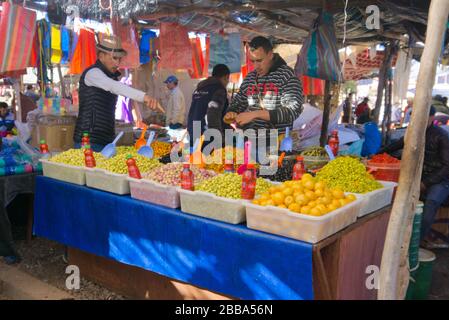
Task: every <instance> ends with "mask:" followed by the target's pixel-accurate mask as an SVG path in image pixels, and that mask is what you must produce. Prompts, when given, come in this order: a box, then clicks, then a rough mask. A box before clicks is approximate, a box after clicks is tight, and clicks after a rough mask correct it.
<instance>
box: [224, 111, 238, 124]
mask: <svg viewBox="0 0 449 320" xmlns="http://www.w3.org/2000/svg"><path fill="white" fill-rule="evenodd" d="M235 118H237V113H235V112H228V113H226V114H225V116H224V118H223V121H224V122H225V123H227V124H231V123H233V122H234V120H235Z"/></svg>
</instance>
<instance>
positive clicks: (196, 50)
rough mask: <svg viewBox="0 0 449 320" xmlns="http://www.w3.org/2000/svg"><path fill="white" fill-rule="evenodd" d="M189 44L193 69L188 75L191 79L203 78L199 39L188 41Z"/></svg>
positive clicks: (202, 58)
mask: <svg viewBox="0 0 449 320" xmlns="http://www.w3.org/2000/svg"><path fill="white" fill-rule="evenodd" d="M190 43H191V45H192V66H193V69H192V71H191V72H189V74H190V77H191V78H192V79H201V78H202V77H203V70H204V57H203V49H202V47H201V39H200V38H199V37H196V38H194V39H190Z"/></svg>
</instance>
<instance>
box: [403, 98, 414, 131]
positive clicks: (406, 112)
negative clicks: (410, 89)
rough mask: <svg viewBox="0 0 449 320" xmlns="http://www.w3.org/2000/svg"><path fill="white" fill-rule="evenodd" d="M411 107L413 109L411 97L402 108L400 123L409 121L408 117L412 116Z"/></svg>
mask: <svg viewBox="0 0 449 320" xmlns="http://www.w3.org/2000/svg"><path fill="white" fill-rule="evenodd" d="M412 109H413V98H408V99H407V106H406V107H405V109H404V118H403V120H402V123H401V125H403V124H409V123H410V118H411V116H412Z"/></svg>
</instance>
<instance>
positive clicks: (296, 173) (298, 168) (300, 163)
mask: <svg viewBox="0 0 449 320" xmlns="http://www.w3.org/2000/svg"><path fill="white" fill-rule="evenodd" d="M304 173H306V169H305V167H304V158H303V157H302V156H297V157H296V163H295V165H294V166H293V175H292V180H301V178H302V175H303V174H304Z"/></svg>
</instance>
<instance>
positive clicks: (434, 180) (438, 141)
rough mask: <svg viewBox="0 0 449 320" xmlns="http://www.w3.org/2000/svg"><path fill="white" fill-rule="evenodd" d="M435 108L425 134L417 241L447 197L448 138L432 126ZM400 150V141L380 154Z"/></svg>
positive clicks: (448, 172)
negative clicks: (420, 223)
mask: <svg viewBox="0 0 449 320" xmlns="http://www.w3.org/2000/svg"><path fill="white" fill-rule="evenodd" d="M435 112H436V110H435V107H434V106H431V108H430V114H429V123H428V126H427V130H426V145H425V150H424V164H423V171H422V176H421V196H422V197H423V198H424V199H425V202H424V212H423V220H422V225H421V239H422V240H423V239H425V238H426V237H427V236H428V235H429V232H430V229H431V227H432V224H433V222H434V220H435V216H436V214H437V211H438V208H439V207H440V206H441V205H442V204H443V203H444V202H445V201H446V199H447V198H448V197H449V135H448V134H447V132H446V131H445V130H444V129H442V128H440V127H437V126H435V125H433V120H434V117H435ZM403 148H404V137H402V138H401V139H399V140H398V141H396V142H394V143H393V144H391V145H389V146H388V147H386V148H385V149H384V150H382V152H388V153H390V152H394V151H397V150H400V149H403Z"/></svg>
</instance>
